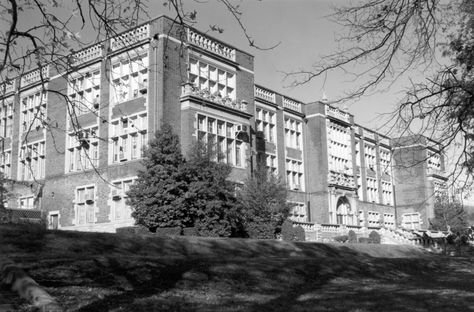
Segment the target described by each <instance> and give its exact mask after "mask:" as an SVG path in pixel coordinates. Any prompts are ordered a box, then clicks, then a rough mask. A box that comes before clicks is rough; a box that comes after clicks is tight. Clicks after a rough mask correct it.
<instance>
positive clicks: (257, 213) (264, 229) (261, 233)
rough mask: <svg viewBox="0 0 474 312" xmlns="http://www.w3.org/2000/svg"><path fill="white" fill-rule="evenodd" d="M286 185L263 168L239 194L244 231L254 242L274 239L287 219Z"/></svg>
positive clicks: (288, 208)
mask: <svg viewBox="0 0 474 312" xmlns="http://www.w3.org/2000/svg"><path fill="white" fill-rule="evenodd" d="M287 196H288V192H287V188H286V185H285V184H284V183H283V182H282V181H281V180H280V179H279V178H278V177H277V176H275V175H273V174H271V173H269V172H268V170H267V168H266V167H265V166H264V165H263V164H260V165H258V166H257V170H256V171H255V172H254V174H253V176H252V177H250V178H248V179H247V180H246V181H245V182H244V185H243V187H242V188H241V190H240V191H239V192H238V201H239V204H240V206H241V210H242V211H241V212H242V218H243V225H244V230H245V232H246V233H247V235H248V236H249V237H251V238H275V235H276V234H277V233H279V232H280V230H281V226H282V224H283V222H284V221H285V220H286V219H287V218H288V214H289V210H290V205H289V204H288V202H287Z"/></svg>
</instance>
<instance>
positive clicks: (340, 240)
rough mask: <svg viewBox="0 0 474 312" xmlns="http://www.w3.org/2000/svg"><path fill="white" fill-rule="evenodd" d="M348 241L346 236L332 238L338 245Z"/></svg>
mask: <svg viewBox="0 0 474 312" xmlns="http://www.w3.org/2000/svg"><path fill="white" fill-rule="evenodd" d="M348 239H349V236H347V235H341V236H336V237H334V240H335V241H336V242H338V243H345V242H347V240H348Z"/></svg>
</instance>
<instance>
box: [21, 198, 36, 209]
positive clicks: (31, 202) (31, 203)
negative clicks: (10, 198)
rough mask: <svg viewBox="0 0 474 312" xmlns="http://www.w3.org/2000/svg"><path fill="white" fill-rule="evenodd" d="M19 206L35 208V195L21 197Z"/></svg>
mask: <svg viewBox="0 0 474 312" xmlns="http://www.w3.org/2000/svg"><path fill="white" fill-rule="evenodd" d="M18 206H19V207H20V209H34V208H35V197H34V196H33V195H32V196H24V197H20V199H19V205H18Z"/></svg>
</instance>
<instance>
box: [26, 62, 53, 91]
mask: <svg viewBox="0 0 474 312" xmlns="http://www.w3.org/2000/svg"><path fill="white" fill-rule="evenodd" d="M41 72H42V73H41V75H42V76H43V80H44V79H47V78H49V65H48V66H45V67H43V68H42V70H41ZM41 75H40V70H39V69H36V70H33V71H31V72H29V73H27V74H25V75H23V76H22V77H21V87H25V86H27V85H30V84H32V83H36V82H39V81H41Z"/></svg>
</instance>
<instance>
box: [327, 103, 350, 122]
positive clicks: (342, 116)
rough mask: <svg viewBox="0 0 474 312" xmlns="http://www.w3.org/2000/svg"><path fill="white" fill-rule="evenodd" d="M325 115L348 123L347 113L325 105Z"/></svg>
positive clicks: (348, 116)
mask: <svg viewBox="0 0 474 312" xmlns="http://www.w3.org/2000/svg"><path fill="white" fill-rule="evenodd" d="M326 115H327V116H331V117H333V118H336V119H339V120H342V121H345V122H347V123H350V115H349V113H347V112H344V111H342V110H340V109H337V108H335V107H332V106H329V105H326Z"/></svg>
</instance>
